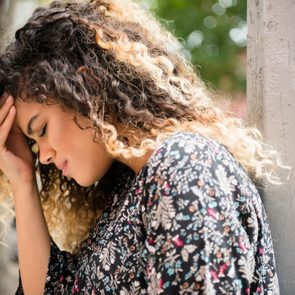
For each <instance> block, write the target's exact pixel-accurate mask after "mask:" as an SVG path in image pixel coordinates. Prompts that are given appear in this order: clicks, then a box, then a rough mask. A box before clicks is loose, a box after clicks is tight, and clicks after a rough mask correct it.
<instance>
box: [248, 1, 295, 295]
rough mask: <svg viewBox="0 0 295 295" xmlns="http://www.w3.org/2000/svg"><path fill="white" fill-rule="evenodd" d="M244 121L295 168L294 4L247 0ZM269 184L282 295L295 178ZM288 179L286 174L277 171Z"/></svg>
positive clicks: (292, 286)
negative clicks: (256, 127) (245, 113)
mask: <svg viewBox="0 0 295 295" xmlns="http://www.w3.org/2000/svg"><path fill="white" fill-rule="evenodd" d="M248 30H249V31H248V35H249V41H248V42H249V43H248V68H247V76H248V86H247V87H248V89H247V97H248V104H249V108H248V120H249V121H250V122H251V123H252V124H255V125H256V126H258V127H260V128H261V129H262V131H263V134H264V135H265V140H266V142H267V143H269V144H272V145H273V146H274V147H275V148H276V149H277V150H279V151H280V152H281V154H282V158H283V161H284V162H285V163H287V164H288V165H290V166H292V167H295V32H294V31H295V1H294V0H251V1H250V0H249V1H248ZM292 172H293V170H292V171H291V174H290V178H289V181H286V182H285V183H284V184H283V185H282V186H273V185H270V186H269V188H268V189H267V191H266V193H265V195H264V196H263V200H264V203H265V206H266V209H267V212H268V216H269V220H270V224H271V228H272V233H273V240H274V246H275V253H276V260H277V266H278V274H279V280H280V288H281V294H283V295H289V294H290V295H291V294H295V251H294V248H295V178H294V173H292ZM281 176H282V177H283V178H285V179H286V173H281Z"/></svg>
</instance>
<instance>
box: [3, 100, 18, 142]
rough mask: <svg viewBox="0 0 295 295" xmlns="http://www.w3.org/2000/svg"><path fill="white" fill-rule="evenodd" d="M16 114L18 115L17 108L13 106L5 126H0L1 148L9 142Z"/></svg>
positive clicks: (4, 123)
mask: <svg viewBox="0 0 295 295" xmlns="http://www.w3.org/2000/svg"><path fill="white" fill-rule="evenodd" d="M15 114H16V110H15V106H12V107H11V108H10V110H9V112H8V114H7V116H6V118H5V120H4V122H3V124H2V125H1V126H0V147H3V146H4V145H5V142H6V140H7V137H8V134H9V132H10V130H11V127H12V124H13V121H14V118H15Z"/></svg>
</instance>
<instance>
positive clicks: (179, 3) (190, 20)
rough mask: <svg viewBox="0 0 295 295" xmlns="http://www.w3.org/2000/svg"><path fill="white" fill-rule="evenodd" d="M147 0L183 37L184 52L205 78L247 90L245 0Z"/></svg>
mask: <svg viewBox="0 0 295 295" xmlns="http://www.w3.org/2000/svg"><path fill="white" fill-rule="evenodd" d="M144 2H145V3H146V4H148V5H150V6H152V8H153V9H154V11H155V13H156V15H157V16H158V17H159V18H160V19H161V21H162V22H163V23H164V25H165V26H167V27H168V28H169V29H170V30H172V31H174V33H175V34H176V36H178V37H179V38H180V39H181V40H182V42H183V44H184V47H185V54H186V55H187V56H188V58H190V59H191V61H192V63H193V64H194V65H195V67H196V69H197V70H198V71H199V72H200V74H201V76H202V78H203V79H204V80H205V81H208V82H209V81H210V82H209V83H210V84H211V83H212V84H213V85H215V86H216V87H217V88H218V89H221V90H223V91H226V92H229V93H232V94H234V93H236V92H245V91H246V62H245V60H246V41H247V24H246V14H247V2H246V1H243V0H219V1H216V0H154V1H152V0H146V1H144ZM167 20H173V21H172V22H171V21H167Z"/></svg>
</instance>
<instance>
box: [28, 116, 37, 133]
mask: <svg viewBox="0 0 295 295" xmlns="http://www.w3.org/2000/svg"><path fill="white" fill-rule="evenodd" d="M38 117H39V114H38V115H35V116H33V117H32V118H31V119H30V121H29V123H28V126H27V133H28V135H32V134H33V128H32V125H33V123H34V121H35V120H36V119H37V118H38Z"/></svg>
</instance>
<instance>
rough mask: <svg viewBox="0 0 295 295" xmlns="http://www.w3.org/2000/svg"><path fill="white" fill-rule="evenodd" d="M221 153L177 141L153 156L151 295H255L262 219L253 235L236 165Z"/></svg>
mask: <svg viewBox="0 0 295 295" xmlns="http://www.w3.org/2000/svg"><path fill="white" fill-rule="evenodd" d="M218 149H219V147H218V146H216V145H214V144H213V146H212V147H208V145H207V144H205V143H204V144H202V143H200V144H199V143H196V142H195V141H191V142H190V141H186V142H180V143H179V142H175V143H174V144H170V145H166V146H164V147H162V148H161V149H160V150H158V151H157V152H156V155H155V157H153V161H152V162H151V165H150V167H151V169H150V172H149V173H148V176H147V178H146V182H145V202H144V204H143V205H142V211H143V221H144V224H145V227H146V231H147V239H146V245H145V249H144V251H143V256H144V257H145V261H146V265H147V277H148V294H162V295H165V294H167V295H168V294H169V295H172V294H250V284H251V280H252V277H253V273H254V267H255V263H254V246H255V245H254V244H255V241H254V240H252V241H251V235H252V231H253V232H255V231H257V228H255V219H256V217H255V214H253V213H249V214H250V215H251V214H252V216H251V218H252V219H253V224H252V226H253V228H252V229H251V228H250V227H249V232H247V231H246V230H245V228H244V227H243V226H242V218H241V216H239V212H238V210H237V208H238V206H239V205H238V204H237V202H235V201H234V200H235V198H237V199H238V198H239V196H240V191H239V176H238V175H236V174H238V173H235V172H234V170H235V168H234V165H235V164H231V162H232V163H234V160H233V159H232V158H231V156H230V154H229V153H227V152H218ZM224 150H225V148H224ZM241 173H242V170H241ZM245 210H246V209H245ZM250 215H249V216H248V217H250ZM248 234H249V235H248Z"/></svg>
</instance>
